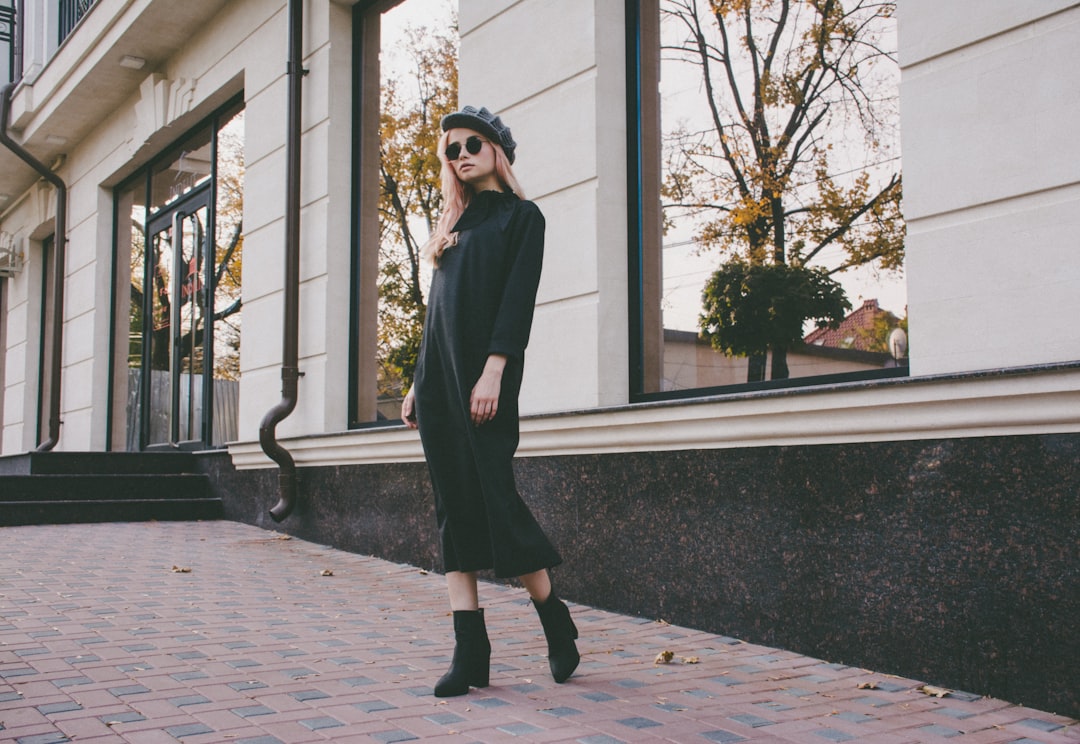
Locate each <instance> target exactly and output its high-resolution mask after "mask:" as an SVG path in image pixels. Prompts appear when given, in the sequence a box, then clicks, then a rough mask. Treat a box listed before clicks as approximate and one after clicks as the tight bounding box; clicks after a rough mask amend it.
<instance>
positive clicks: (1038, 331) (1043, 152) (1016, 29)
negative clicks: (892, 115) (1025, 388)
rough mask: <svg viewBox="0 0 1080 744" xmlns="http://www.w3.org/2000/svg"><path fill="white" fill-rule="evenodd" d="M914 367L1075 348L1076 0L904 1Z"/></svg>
mask: <svg viewBox="0 0 1080 744" xmlns="http://www.w3.org/2000/svg"><path fill="white" fill-rule="evenodd" d="M899 33H900V60H901V64H902V68H903V75H902V86H901V117H902V138H903V157H904V214H905V216H906V218H907V223H908V237H907V277H908V279H907V284H908V294H909V297H908V301H909V305H908V310H909V317H910V324H911V325H910V328H911V336H912V338H913V339H918V342H917V349H915V350H914V351H913V354H912V359H911V369H912V373H913V374H915V375H928V374H939V373H950V372H964V371H972V370H980V369H990V368H1000V367H1014V366H1023V365H1033V364H1042V363H1052V362H1065V361H1074V360H1077V359H1080V325H1078V324H1077V323H1076V318H1077V317H1080V262H1077V261H1076V253H1077V249H1078V248H1080V238H1078V237H1077V235H1078V234H1080V168H1078V167H1077V163H1080V139H1077V137H1076V136H1075V131H1074V130H1075V122H1076V121H1077V119H1078V118H1080V96H1077V93H1076V92H1077V90H1078V88H1080V45H1077V43H1076V39H1077V38H1078V35H1080V4H1077V3H1075V2H1066V1H1065V0H1046V1H1045V2H1038V3H1015V2H1009V1H1008V0H994V1H993V2H985V1H984V0H959V1H957V2H949V3H941V2H937V0H905V2H902V3H900V6H899Z"/></svg>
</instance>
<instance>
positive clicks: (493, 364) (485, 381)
mask: <svg viewBox="0 0 1080 744" xmlns="http://www.w3.org/2000/svg"><path fill="white" fill-rule="evenodd" d="M505 367H506V357H504V356H502V355H501V354H492V355H491V356H489V357H488V358H487V364H485V365H484V371H483V373H481V375H480V379H479V380H477V381H476V384H475V385H474V386H473V389H472V395H470V396H469V407H470V413H471V415H472V421H473V424H475V425H476V426H482V425H484V424H486V423H487V422H488V421H491V420H492V419H493V418H495V414H496V413H498V412H499V392H500V391H501V390H502V373H503V369H504V368H505Z"/></svg>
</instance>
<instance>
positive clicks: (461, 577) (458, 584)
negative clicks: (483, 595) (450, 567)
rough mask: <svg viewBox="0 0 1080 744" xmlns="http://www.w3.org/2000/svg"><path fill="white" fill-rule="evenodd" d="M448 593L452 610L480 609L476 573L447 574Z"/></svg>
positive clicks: (452, 572)
mask: <svg viewBox="0 0 1080 744" xmlns="http://www.w3.org/2000/svg"><path fill="white" fill-rule="evenodd" d="M446 591H447V593H448V594H449V595H450V609H451V610H477V609H479V608H480V597H479V595H478V594H477V591H476V574H475V573H473V572H467V573H466V572H463V571H448V572H447V573H446Z"/></svg>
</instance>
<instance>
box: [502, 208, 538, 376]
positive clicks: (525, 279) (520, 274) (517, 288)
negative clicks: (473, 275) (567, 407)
mask: <svg viewBox="0 0 1080 744" xmlns="http://www.w3.org/2000/svg"><path fill="white" fill-rule="evenodd" d="M544 225H545V222H544V215H543V214H542V213H541V212H540V209H539V208H538V207H537V206H536V205H535V204H533V203H532V202H521V203H520V204H519V206H518V214H517V215H515V217H514V219H513V220H512V221H511V223H510V234H509V236H508V242H509V249H510V251H511V256H512V258H511V263H510V266H509V270H508V271H507V275H506V284H505V286H504V287H503V293H502V299H501V301H500V303H499V310H498V313H497V314H496V316H495V326H494V328H493V330H492V333H491V343H490V344H489V345H488V354H503V355H505V356H507V357H510V358H512V359H517V360H518V361H519V362H520V361H521V359H522V358H523V357H524V355H525V347H526V346H527V345H528V343H529V332H530V331H531V330H532V319H533V310H534V308H535V306H536V290H537V287H538V286H539V285H540V269H541V267H542V265H543V261H544Z"/></svg>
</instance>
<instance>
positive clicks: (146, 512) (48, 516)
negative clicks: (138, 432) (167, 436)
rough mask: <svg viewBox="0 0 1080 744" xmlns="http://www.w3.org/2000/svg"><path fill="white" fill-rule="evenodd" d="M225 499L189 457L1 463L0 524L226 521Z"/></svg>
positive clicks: (68, 455) (109, 455) (98, 455)
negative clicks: (222, 517)
mask: <svg viewBox="0 0 1080 744" xmlns="http://www.w3.org/2000/svg"><path fill="white" fill-rule="evenodd" d="M221 516H222V504H221V499H220V498H217V497H215V496H214V495H213V493H212V490H211V488H210V479H209V477H208V476H207V475H205V474H203V473H198V472H196V469H195V457H194V455H192V454H191V453H186V452H161V453H158V452H146V453H144V452H30V453H26V454H21V455H12V456H8V457H0V526H13V525H28V524H61V523H68V522H135V521H146V520H151V519H157V520H195V519H219V518H221Z"/></svg>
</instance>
